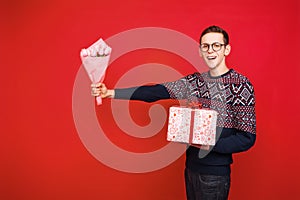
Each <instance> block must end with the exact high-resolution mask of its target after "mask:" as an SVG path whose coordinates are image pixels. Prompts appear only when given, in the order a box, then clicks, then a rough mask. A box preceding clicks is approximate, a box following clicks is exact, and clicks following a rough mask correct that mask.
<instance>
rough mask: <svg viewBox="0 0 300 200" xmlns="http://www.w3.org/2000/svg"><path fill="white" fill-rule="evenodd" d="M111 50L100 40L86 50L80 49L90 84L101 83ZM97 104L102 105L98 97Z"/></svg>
mask: <svg viewBox="0 0 300 200" xmlns="http://www.w3.org/2000/svg"><path fill="white" fill-rule="evenodd" d="M111 50H112V49H111V48H110V47H109V46H108V45H107V44H106V43H105V42H104V41H103V40H102V39H101V38H100V39H99V40H98V41H97V42H95V43H94V44H92V45H91V46H90V47H88V48H87V49H82V50H81V52H80V58H81V61H82V64H83V67H84V69H85V70H86V72H87V74H88V76H89V78H90V80H91V81H92V83H98V82H103V80H104V77H105V72H106V69H107V67H108V62H109V58H110V54H111ZM96 100H97V104H98V105H100V104H102V99H101V97H100V96H98V97H97V98H96Z"/></svg>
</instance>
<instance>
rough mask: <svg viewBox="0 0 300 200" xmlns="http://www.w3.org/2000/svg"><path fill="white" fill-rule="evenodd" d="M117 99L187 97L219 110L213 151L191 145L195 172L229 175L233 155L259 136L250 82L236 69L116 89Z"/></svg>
mask: <svg viewBox="0 0 300 200" xmlns="http://www.w3.org/2000/svg"><path fill="white" fill-rule="evenodd" d="M114 98H116V99H130V100H140V101H145V102H154V101H157V100H161V99H170V98H173V99H188V100H192V101H198V103H201V104H202V106H203V107H206V108H211V109H214V110H216V111H217V112H218V113H219V115H218V122H217V142H216V145H215V146H214V147H213V148H212V149H211V150H210V151H205V150H200V149H199V148H197V147H194V146H190V147H189V148H188V149H187V151H186V167H187V168H188V169H190V170H192V171H194V172H199V173H202V174H212V175H229V174H230V164H232V162H233V160H232V154H233V153H238V152H242V151H246V150H248V149H249V148H250V147H252V146H253V145H254V143H255V139H256V116H255V98H254V90H253V86H252V84H251V83H250V81H249V80H248V79H247V78H246V77H244V76H243V75H241V74H239V73H237V72H236V71H234V70H230V71H229V72H227V73H226V74H224V75H222V76H219V77H211V76H210V75H209V72H206V73H202V74H200V73H194V74H191V75H188V76H186V77H184V78H182V79H180V80H177V81H174V82H168V83H163V84H156V85H151V86H140V87H132V88H124V89H115V97H114Z"/></svg>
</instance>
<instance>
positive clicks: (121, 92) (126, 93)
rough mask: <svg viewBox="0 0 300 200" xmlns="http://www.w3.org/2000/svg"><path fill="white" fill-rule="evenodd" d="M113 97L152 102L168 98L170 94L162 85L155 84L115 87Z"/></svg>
mask: <svg viewBox="0 0 300 200" xmlns="http://www.w3.org/2000/svg"><path fill="white" fill-rule="evenodd" d="M114 98H115V99H128V100H139V101H145V102H154V101H158V100H160V99H169V98H170V95H169V93H168V91H167V89H166V87H165V86H164V85H161V84H156V85H147V86H140V87H131V88H124V89H115V97H114Z"/></svg>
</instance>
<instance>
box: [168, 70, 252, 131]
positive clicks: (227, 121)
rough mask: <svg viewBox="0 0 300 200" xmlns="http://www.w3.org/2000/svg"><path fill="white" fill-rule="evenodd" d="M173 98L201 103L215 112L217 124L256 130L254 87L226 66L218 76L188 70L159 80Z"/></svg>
mask: <svg viewBox="0 0 300 200" xmlns="http://www.w3.org/2000/svg"><path fill="white" fill-rule="evenodd" d="M163 85H164V86H165V87H166V88H167V90H168V92H169V94H170V97H171V98H173V99H187V100H188V101H193V102H195V101H196V103H201V104H202V107H203V108H210V109H213V110H216V111H217V112H218V122H217V126H218V127H224V128H236V129H238V130H241V131H246V132H249V133H252V134H256V114H255V96H254V88H253V85H252V84H251V82H250V81H249V79H248V78H247V77H245V76H243V75H242V74H240V73H238V72H236V71H235V70H233V69H230V70H229V71H228V72H227V73H225V74H223V75H222V76H219V77H211V76H210V74H209V72H204V73H201V74H200V73H194V74H190V75H188V76H186V77H183V78H182V79H179V80H177V81H174V82H167V83H164V84H163Z"/></svg>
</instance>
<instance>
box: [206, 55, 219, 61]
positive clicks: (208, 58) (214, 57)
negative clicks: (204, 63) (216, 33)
mask: <svg viewBox="0 0 300 200" xmlns="http://www.w3.org/2000/svg"><path fill="white" fill-rule="evenodd" d="M206 58H207V60H214V59H216V58H217V56H207V57H206Z"/></svg>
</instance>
